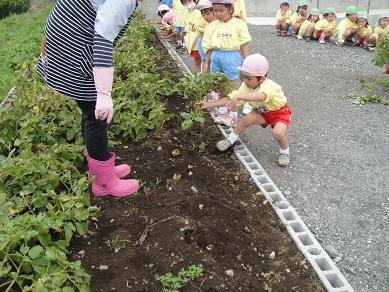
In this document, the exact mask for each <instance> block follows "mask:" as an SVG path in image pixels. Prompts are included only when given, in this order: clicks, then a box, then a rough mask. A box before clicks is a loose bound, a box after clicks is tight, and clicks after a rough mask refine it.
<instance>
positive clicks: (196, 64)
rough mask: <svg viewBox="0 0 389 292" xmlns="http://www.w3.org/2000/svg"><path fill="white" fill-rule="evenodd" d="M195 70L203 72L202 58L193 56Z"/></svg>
mask: <svg viewBox="0 0 389 292" xmlns="http://www.w3.org/2000/svg"><path fill="white" fill-rule="evenodd" d="M193 70H194V71H195V73H200V72H201V59H200V58H193Z"/></svg>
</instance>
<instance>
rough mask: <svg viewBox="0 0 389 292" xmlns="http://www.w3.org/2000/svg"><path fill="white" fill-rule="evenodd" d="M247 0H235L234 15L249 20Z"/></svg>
mask: <svg viewBox="0 0 389 292" xmlns="http://www.w3.org/2000/svg"><path fill="white" fill-rule="evenodd" d="M244 1H245V0H235V4H234V16H235V17H238V18H240V19H242V20H244V21H246V20H247V13H246V5H245V3H244Z"/></svg>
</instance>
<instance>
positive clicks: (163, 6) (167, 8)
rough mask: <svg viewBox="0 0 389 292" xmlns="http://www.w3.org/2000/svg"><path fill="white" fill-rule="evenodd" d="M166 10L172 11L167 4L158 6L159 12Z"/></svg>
mask: <svg viewBox="0 0 389 292" xmlns="http://www.w3.org/2000/svg"><path fill="white" fill-rule="evenodd" d="M164 10H166V11H170V7H169V6H167V4H162V5H159V6H158V11H159V12H161V11H164Z"/></svg>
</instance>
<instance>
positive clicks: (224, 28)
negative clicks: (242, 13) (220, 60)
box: [203, 17, 251, 51]
mask: <svg viewBox="0 0 389 292" xmlns="http://www.w3.org/2000/svg"><path fill="white" fill-rule="evenodd" d="M249 41H251V36H250V33H249V30H248V27H247V24H246V22H244V21H243V20H242V19H238V18H235V17H233V18H231V20H229V21H228V22H222V21H220V20H215V21H212V22H211V23H209V24H208V26H207V28H206V29H205V32H204V37H203V48H204V50H205V51H207V50H213V49H216V50H233V51H239V50H240V46H241V45H243V44H245V43H248V42H249Z"/></svg>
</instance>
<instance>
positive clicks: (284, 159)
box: [278, 154, 289, 167]
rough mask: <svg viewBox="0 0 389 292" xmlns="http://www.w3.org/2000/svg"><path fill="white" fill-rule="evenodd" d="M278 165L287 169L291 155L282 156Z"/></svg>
mask: <svg viewBox="0 0 389 292" xmlns="http://www.w3.org/2000/svg"><path fill="white" fill-rule="evenodd" d="M278 165H279V166H282V167H285V166H288V165H289V155H288V154H280V156H279V157H278Z"/></svg>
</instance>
